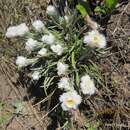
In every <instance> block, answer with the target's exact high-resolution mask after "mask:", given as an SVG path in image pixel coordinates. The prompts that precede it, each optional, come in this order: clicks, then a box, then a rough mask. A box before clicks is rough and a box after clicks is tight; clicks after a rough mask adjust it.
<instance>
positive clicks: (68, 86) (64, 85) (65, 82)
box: [58, 77, 74, 91]
mask: <svg viewBox="0 0 130 130" xmlns="http://www.w3.org/2000/svg"><path fill="white" fill-rule="evenodd" d="M58 88H60V89H64V90H65V91H69V90H73V89H74V88H73V84H72V82H71V81H70V79H69V78H67V77H62V78H61V79H60V82H59V83H58Z"/></svg>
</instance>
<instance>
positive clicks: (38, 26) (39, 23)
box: [32, 20, 45, 31]
mask: <svg viewBox="0 0 130 130" xmlns="http://www.w3.org/2000/svg"><path fill="white" fill-rule="evenodd" d="M32 26H33V27H34V28H35V29H36V31H41V30H42V29H44V28H45V25H44V24H43V22H42V21H41V20H36V21H34V22H33V23H32Z"/></svg>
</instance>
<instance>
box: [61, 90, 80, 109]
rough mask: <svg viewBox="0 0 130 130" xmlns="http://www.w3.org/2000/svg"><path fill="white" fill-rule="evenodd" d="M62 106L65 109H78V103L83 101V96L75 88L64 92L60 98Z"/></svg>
mask: <svg viewBox="0 0 130 130" xmlns="http://www.w3.org/2000/svg"><path fill="white" fill-rule="evenodd" d="M59 100H60V102H61V103H62V104H61V107H62V109H63V110H64V111H69V110H71V109H77V107H78V105H79V104H80V103H81V101H82V98H81V96H80V95H78V94H77V92H76V91H75V90H73V91H68V92H66V93H63V94H62V95H61V96H60V98H59Z"/></svg>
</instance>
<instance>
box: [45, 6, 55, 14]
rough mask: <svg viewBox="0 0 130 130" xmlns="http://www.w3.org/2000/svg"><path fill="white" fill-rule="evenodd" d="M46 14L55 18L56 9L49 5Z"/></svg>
mask: <svg viewBox="0 0 130 130" xmlns="http://www.w3.org/2000/svg"><path fill="white" fill-rule="evenodd" d="M46 12H47V14H48V15H50V16H55V15H57V11H56V8H55V7H54V6H53V5H49V6H48V7H47V11H46Z"/></svg>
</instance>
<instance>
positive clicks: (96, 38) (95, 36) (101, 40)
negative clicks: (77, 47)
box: [84, 30, 106, 48]
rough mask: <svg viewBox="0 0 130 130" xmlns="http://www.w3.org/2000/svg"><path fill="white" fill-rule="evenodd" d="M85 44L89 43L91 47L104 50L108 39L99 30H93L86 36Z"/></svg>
mask: <svg viewBox="0 0 130 130" xmlns="http://www.w3.org/2000/svg"><path fill="white" fill-rule="evenodd" d="M84 43H87V44H88V45H89V46H91V47H98V48H104V47H106V38H105V36H104V35H103V34H101V33H99V32H98V31H97V30H93V31H91V32H88V35H86V36H84Z"/></svg>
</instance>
